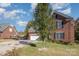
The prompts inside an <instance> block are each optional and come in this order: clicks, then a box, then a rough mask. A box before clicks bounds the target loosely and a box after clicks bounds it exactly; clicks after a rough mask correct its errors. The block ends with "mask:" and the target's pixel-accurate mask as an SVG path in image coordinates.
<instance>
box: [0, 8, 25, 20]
mask: <svg viewBox="0 0 79 59" xmlns="http://www.w3.org/2000/svg"><path fill="white" fill-rule="evenodd" d="M0 14H1V15H2V16H3V18H5V19H7V18H8V19H20V15H23V14H26V11H24V10H20V9H18V10H11V11H6V10H5V9H4V8H0Z"/></svg>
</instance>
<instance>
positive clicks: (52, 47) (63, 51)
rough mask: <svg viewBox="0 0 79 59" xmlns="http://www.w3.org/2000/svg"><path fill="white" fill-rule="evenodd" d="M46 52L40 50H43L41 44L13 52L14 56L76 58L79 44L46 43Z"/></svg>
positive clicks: (78, 52)
mask: <svg viewBox="0 0 79 59" xmlns="http://www.w3.org/2000/svg"><path fill="white" fill-rule="evenodd" d="M45 44H46V45H45V46H46V48H47V49H46V50H40V49H41V48H43V42H41V41H40V42H38V43H36V45H37V47H32V46H30V45H26V46H25V47H23V48H19V49H17V50H14V52H15V55H19V56H70V55H73V56H78V55H79V44H73V45H64V44H58V43H52V42H46V43H45Z"/></svg>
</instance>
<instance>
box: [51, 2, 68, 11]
mask: <svg viewBox="0 0 79 59" xmlns="http://www.w3.org/2000/svg"><path fill="white" fill-rule="evenodd" d="M51 5H52V8H53V10H57V9H62V8H65V7H68V5H69V4H68V3H52V4H51Z"/></svg>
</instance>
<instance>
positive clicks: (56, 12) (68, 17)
mask: <svg viewBox="0 0 79 59" xmlns="http://www.w3.org/2000/svg"><path fill="white" fill-rule="evenodd" d="M54 13H55V14H59V15H61V16H63V17H65V18H67V19H73V17H71V16H68V15H66V14H64V13H61V12H58V11H56V10H55V11H54Z"/></svg>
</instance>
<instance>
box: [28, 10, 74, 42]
mask: <svg viewBox="0 0 79 59" xmlns="http://www.w3.org/2000/svg"><path fill="white" fill-rule="evenodd" d="M52 16H53V17H54V18H55V20H56V30H55V32H54V35H53V34H51V35H50V38H51V39H52V40H53V39H54V40H61V41H64V42H74V39H75V37H74V36H75V35H74V32H75V30H74V29H75V28H74V27H75V23H74V20H73V18H72V17H70V16H68V15H65V14H63V13H60V12H57V11H55V12H54V13H53V15H52ZM49 21H50V20H49ZM29 35H30V38H31V36H32V35H33V36H38V35H37V34H36V33H35V32H34V31H32V30H31V32H30V34H29ZM32 39H34V38H32ZM35 40H36V39H35Z"/></svg>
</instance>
